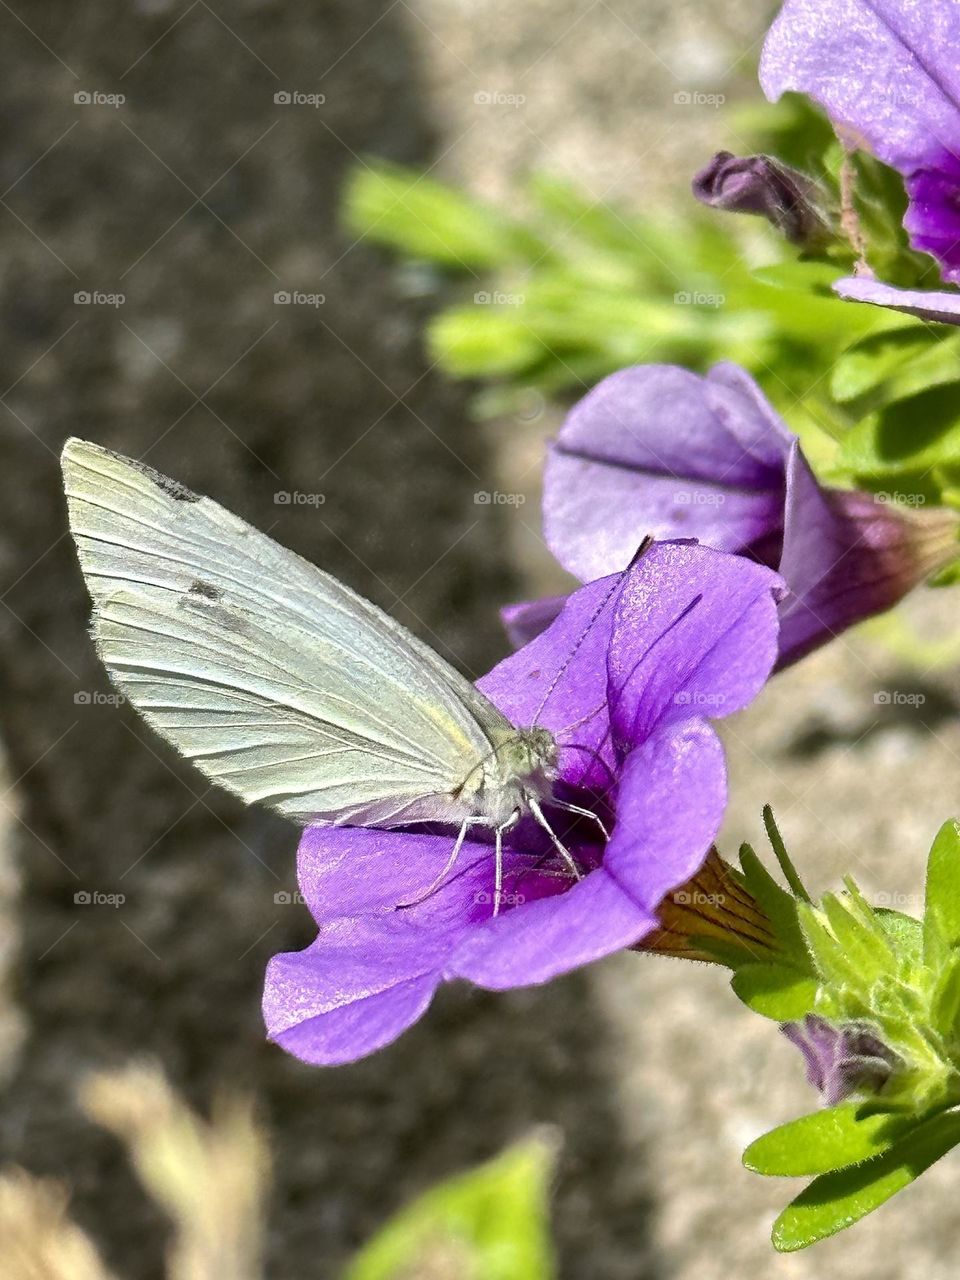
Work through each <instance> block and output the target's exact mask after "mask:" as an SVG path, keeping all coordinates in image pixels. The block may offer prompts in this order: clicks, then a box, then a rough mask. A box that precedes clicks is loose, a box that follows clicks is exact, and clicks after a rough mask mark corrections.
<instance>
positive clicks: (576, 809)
mask: <svg viewBox="0 0 960 1280" xmlns="http://www.w3.org/2000/svg"><path fill="white" fill-rule="evenodd" d="M550 803H551V804H552V805H553V807H554V808H555V809H563V810H565V811H566V812H567V813H578V814H579V815H580V817H581V818H589V819H590V820H591V822H595V823H596V824H597V826H598V827H599V828H600V832H601V834H602V836H603V838H604V840H609V839H610V832H609V831H608V830H607V828H606V827H605V826H604V825H603V823H602V822H601V821H600V819H599V818H598V817H597V815H596V814H595V813H594V812H593V811H592V810H590V809H582V808H581V807H580V805H578V804H569V803H568V802H567V801H566V800H551V801H550Z"/></svg>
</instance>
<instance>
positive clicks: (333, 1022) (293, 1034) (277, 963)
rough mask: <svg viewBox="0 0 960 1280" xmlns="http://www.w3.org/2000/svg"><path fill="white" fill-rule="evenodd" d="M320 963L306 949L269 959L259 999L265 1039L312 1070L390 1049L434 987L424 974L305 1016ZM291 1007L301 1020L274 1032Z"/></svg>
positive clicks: (427, 1001)
mask: <svg viewBox="0 0 960 1280" xmlns="http://www.w3.org/2000/svg"><path fill="white" fill-rule="evenodd" d="M320 964H321V962H320V961H319V960H318V959H317V958H316V957H314V956H313V955H312V954H311V950H307V951H301V952H298V953H288V954H286V955H279V956H274V958H273V959H272V960H271V961H270V964H269V965H268V966H267V976H266V985H265V988H264V997H263V1012H264V1021H265V1022H266V1025H267V1034H268V1035H269V1037H270V1039H271V1040H275V1041H276V1042H277V1044H279V1045H280V1046H281V1048H283V1049H285V1050H286V1051H287V1053H292V1054H293V1056H294V1057H295V1058H299V1059H300V1060H301V1061H302V1062H308V1063H310V1064H311V1065H312V1066H318V1067H324V1066H327V1067H330V1066H337V1065H339V1064H341V1063H346V1062H356V1061H357V1059H358V1058H364V1057H366V1056H367V1055H368V1054H370V1053H375V1052H376V1050H377V1049H382V1048H383V1047H384V1045H387V1044H390V1042H391V1041H393V1040H395V1039H396V1038H397V1036H399V1035H400V1034H401V1032H403V1031H406V1029H407V1027H409V1026H411V1025H412V1024H413V1023H414V1022H416V1021H417V1019H418V1018H419V1017H421V1016H422V1015H423V1014H424V1013H425V1012H426V1010H427V1008H428V1007H429V1004H430V1001H431V1000H432V999H433V993H434V992H435V991H436V989H437V986H438V983H439V978H438V977H437V975H435V974H425V975H424V976H422V977H420V978H411V979H408V980H407V981H405V982H398V983H397V984H396V985H395V986H393V987H389V988H387V989H386V990H384V991H381V992H378V993H377V994H375V995H369V996H365V997H359V998H357V999H356V1000H354V1001H353V1002H352V1003H350V1004H345V1005H342V1006H340V1007H339V1008H334V1009H330V1010H326V1011H324V1010H322V1009H320V1010H319V1011H318V1012H311V1009H312V1008H313V1006H312V1005H311V991H312V989H313V986H314V984H315V981H316V978H317V975H318V970H319V968H320ZM294 1005H299V1006H300V1008H301V1011H302V1015H301V1020H300V1021H298V1022H295V1023H292V1024H291V1025H289V1026H287V1027H286V1028H285V1029H282V1030H281V1029H278V1028H277V1027H276V1026H275V1025H274V1022H273V1019H274V1017H275V1016H276V1014H277V1013H278V1012H282V1013H285V1012H286V1011H287V1010H288V1009H289V1008H290V1007H292V1006H294Z"/></svg>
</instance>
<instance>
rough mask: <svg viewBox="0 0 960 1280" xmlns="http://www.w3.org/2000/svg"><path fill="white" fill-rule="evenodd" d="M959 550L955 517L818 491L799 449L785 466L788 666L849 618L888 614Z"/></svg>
mask: <svg viewBox="0 0 960 1280" xmlns="http://www.w3.org/2000/svg"><path fill="white" fill-rule="evenodd" d="M955 553H956V517H955V516H954V515H953V514H952V513H951V512H947V511H940V510H938V511H931V512H913V511H908V510H901V509H898V508H897V507H896V505H895V504H891V503H884V502H882V501H880V500H879V499H878V498H875V497H873V496H872V495H871V494H867V493H860V492H857V491H847V490H840V489H822V488H821V487H820V485H819V484H818V483H817V481H816V479H815V478H814V475H813V472H812V471H811V470H810V467H809V465H808V463H807V461H806V459H805V458H804V456H803V454H802V453H801V452H800V449H799V447H797V448H795V449H794V452H793V455H792V456H791V459H790V463H789V465H788V468H787V511H786V522H785V532H784V540H783V560H782V562H781V565H780V571H781V573H782V575H783V578H784V580H785V582H786V583H787V585H788V587H789V594H788V595H787V597H786V598H785V599H784V600H783V602H782V603H781V605H780V662H779V666H780V667H784V666H788V665H789V664H790V663H792V662H796V661H797V659H798V658H802V657H803V656H804V655H805V654H807V653H809V652H810V651H811V650H812V649H815V648H817V647H818V646H819V645H821V644H823V643H825V642H826V641H827V640H828V639H831V638H832V637H834V636H836V635H838V634H839V633H840V632H841V631H844V630H846V628H847V627H850V626H852V625H853V624H854V623H857V622H861V621H863V619H864V618H869V617H872V616H874V615H875V614H878V613H885V612H886V611H887V610H888V609H891V608H892V607H893V606H894V605H895V604H896V603H897V602H898V601H899V600H901V599H902V598H903V597H904V596H905V595H906V594H907V592H908V591H910V590H912V588H913V587H915V586H916V585H917V584H918V583H919V582H922V581H923V579H924V578H925V577H927V576H928V575H929V574H931V573H933V572H934V571H935V570H936V569H937V568H938V567H940V566H941V565H943V564H945V563H947V562H948V561H949V560H950V559H952V558H953V557H954V556H955Z"/></svg>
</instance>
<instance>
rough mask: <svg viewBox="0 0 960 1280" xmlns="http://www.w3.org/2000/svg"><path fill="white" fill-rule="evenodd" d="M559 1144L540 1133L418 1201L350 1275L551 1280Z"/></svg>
mask: <svg viewBox="0 0 960 1280" xmlns="http://www.w3.org/2000/svg"><path fill="white" fill-rule="evenodd" d="M555 1158H556V1145H555V1143H554V1142H553V1141H551V1140H548V1139H547V1138H545V1137H542V1136H538V1137H533V1138H530V1139H528V1140H527V1141H526V1142H521V1143H518V1144H517V1145H516V1146H514V1147H511V1148H510V1149H509V1150H507V1151H505V1152H504V1153H503V1154H502V1155H500V1156H498V1157H497V1158H496V1159H495V1160H491V1161H490V1162H489V1163H488V1164H484V1165H481V1166H480V1168H478V1169H474V1170H472V1171H471V1172H469V1173H465V1174H459V1175H458V1176H456V1177H453V1178H450V1179H449V1180H448V1181H446V1182H442V1183H440V1185H439V1186H436V1187H434V1188H432V1190H430V1191H428V1192H427V1193H426V1194H425V1195H423V1196H421V1197H420V1198H419V1199H418V1200H415V1201H414V1203H413V1204H411V1205H409V1206H408V1207H407V1208H406V1209H403V1210H401V1212H400V1213H399V1214H397V1216H396V1217H395V1218H393V1219H392V1220H391V1221H390V1222H388V1223H387V1225H386V1226H385V1227H384V1228H383V1229H382V1230H381V1231H380V1232H379V1234H378V1235H376V1236H375V1237H374V1238H373V1240H371V1241H370V1242H369V1244H367V1245H366V1246H365V1247H364V1248H363V1249H362V1250H361V1251H360V1253H359V1254H358V1255H357V1256H356V1257H355V1258H354V1260H353V1262H352V1263H351V1265H350V1266H349V1268H348V1269H347V1271H346V1273H345V1276H344V1280H401V1278H403V1280H407V1278H408V1277H411V1276H422V1275H427V1274H428V1273H429V1274H440V1269H441V1267H445V1268H446V1270H444V1271H443V1274H448V1273H449V1274H450V1275H456V1276H460V1277H463V1280H551V1278H552V1277H553V1275H554V1264H553V1251H552V1248H551V1244H550V1233H549V1224H548V1210H549V1204H548V1201H549V1185H550V1179H551V1175H552V1171H553V1166H554V1162H555Z"/></svg>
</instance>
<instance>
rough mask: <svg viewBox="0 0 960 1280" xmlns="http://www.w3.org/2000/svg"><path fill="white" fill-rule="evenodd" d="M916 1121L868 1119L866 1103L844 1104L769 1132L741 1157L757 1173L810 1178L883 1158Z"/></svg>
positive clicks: (871, 1115)
mask: <svg viewBox="0 0 960 1280" xmlns="http://www.w3.org/2000/svg"><path fill="white" fill-rule="evenodd" d="M916 1124H917V1120H916V1118H915V1117H905V1116H899V1115H897V1116H893V1115H891V1114H890V1113H889V1112H886V1111H873V1112H867V1113H866V1114H864V1104H863V1103H862V1102H841V1103H839V1104H838V1105H837V1106H835V1107H829V1108H827V1109H826V1110H824V1111H814V1112H812V1113H811V1114H810V1115H806V1116H800V1117H799V1119H797V1120H791V1121H789V1122H788V1123H787V1124H782V1125H780V1127H779V1128H777V1129H771V1130H770V1132H769V1133H765V1134H764V1135H763V1137H762V1138H757V1140H756V1142H752V1143H751V1144H750V1146H749V1147H747V1149H746V1151H745V1152H744V1153H743V1163H744V1165H745V1166H746V1167H747V1168H748V1169H750V1170H751V1171H752V1172H753V1173H762V1174H765V1175H767V1176H768V1177H777V1178H808V1177H812V1176H817V1175H819V1174H824V1173H832V1172H834V1170H836V1169H845V1168H847V1167H848V1166H850V1165H853V1164H861V1163H862V1162H863V1161H864V1160H870V1159H872V1158H874V1157H875V1156H878V1155H881V1154H882V1153H883V1152H884V1151H887V1150H888V1149H889V1148H890V1147H892V1146H893V1145H894V1143H895V1142H897V1141H899V1140H900V1139H901V1138H903V1137H904V1136H905V1135H906V1133H907V1132H909V1130H911V1129H913V1128H915V1127H916Z"/></svg>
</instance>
